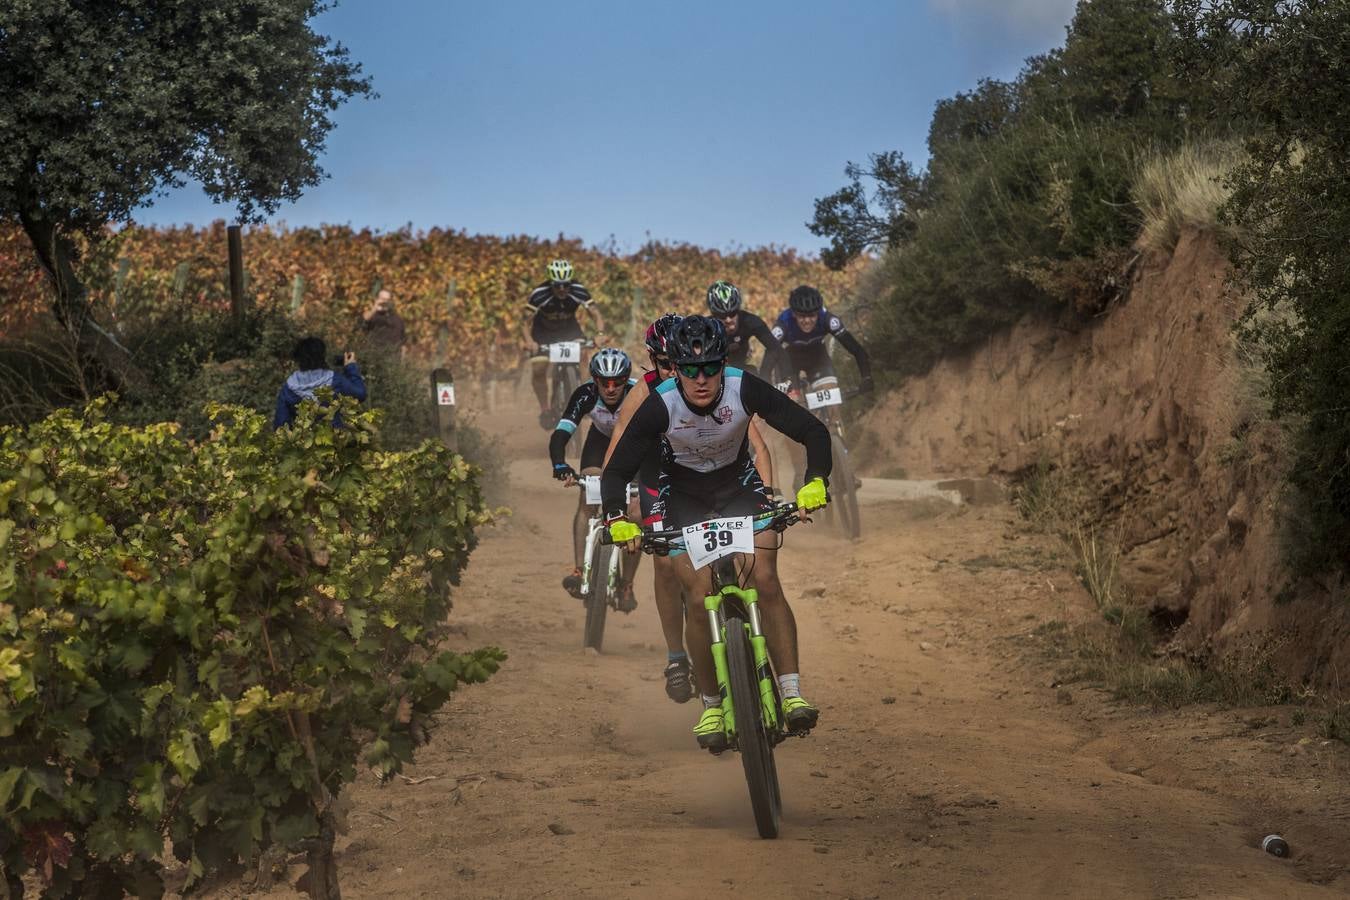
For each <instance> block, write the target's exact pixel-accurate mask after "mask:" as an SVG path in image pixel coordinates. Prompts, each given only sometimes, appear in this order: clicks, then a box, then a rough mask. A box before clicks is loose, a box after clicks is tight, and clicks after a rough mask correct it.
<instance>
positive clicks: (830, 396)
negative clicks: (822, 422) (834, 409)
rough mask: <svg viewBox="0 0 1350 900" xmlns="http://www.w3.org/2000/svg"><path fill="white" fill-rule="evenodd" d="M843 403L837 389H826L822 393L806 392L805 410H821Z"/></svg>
mask: <svg viewBox="0 0 1350 900" xmlns="http://www.w3.org/2000/svg"><path fill="white" fill-rule="evenodd" d="M843 402H844V398H843V397H842V396H841V392H840V390H839V388H826V389H825V390H823V391H807V392H806V408H807V409H823V408H824V407H826V406H838V405H839V404H841V403H843Z"/></svg>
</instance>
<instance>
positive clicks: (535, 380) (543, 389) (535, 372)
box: [530, 356, 548, 411]
mask: <svg viewBox="0 0 1350 900" xmlns="http://www.w3.org/2000/svg"><path fill="white" fill-rule="evenodd" d="M530 384H531V386H533V387H534V396H535V399H536V400H538V401H539V408H540V409H541V410H544V411H547V410H548V357H547V356H533V357H530Z"/></svg>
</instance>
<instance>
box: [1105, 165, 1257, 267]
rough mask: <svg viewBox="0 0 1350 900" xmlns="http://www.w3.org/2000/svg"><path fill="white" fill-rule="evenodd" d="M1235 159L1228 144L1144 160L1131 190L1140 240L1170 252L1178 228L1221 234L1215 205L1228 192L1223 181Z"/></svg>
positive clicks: (1152, 247) (1151, 248) (1225, 196)
mask: <svg viewBox="0 0 1350 900" xmlns="http://www.w3.org/2000/svg"><path fill="white" fill-rule="evenodd" d="M1241 157H1242V154H1241V150H1240V149H1239V148H1238V146H1237V145H1236V144H1234V143H1231V142H1206V143H1199V144H1187V145H1185V146H1183V147H1182V148H1180V149H1179V150H1175V151H1173V152H1170V153H1158V154H1154V155H1153V156H1151V157H1149V158H1148V159H1147V160H1145V162H1144V163H1143V165H1141V166H1140V168H1139V173H1138V174H1137V175H1136V176H1135V180H1134V189H1133V191H1132V193H1133V199H1134V203H1135V205H1136V206H1138V207H1139V211H1140V214H1141V219H1142V221H1141V227H1140V242H1141V243H1142V244H1143V245H1144V246H1145V247H1147V248H1148V249H1150V250H1159V251H1162V252H1171V251H1172V250H1173V248H1175V247H1176V245H1177V240H1178V239H1179V238H1180V237H1181V232H1182V231H1183V230H1184V229H1187V228H1192V229H1196V230H1199V231H1210V232H1215V231H1220V230H1222V228H1223V227H1224V226H1223V225H1222V223H1220V221H1219V207H1221V206H1222V205H1223V203H1224V201H1226V200H1227V199H1228V194H1229V188H1228V186H1227V184H1226V183H1225V182H1226V179H1227V176H1228V173H1229V172H1231V171H1232V170H1233V167H1234V166H1235V165H1236V164H1237V163H1238V162H1239V161H1240V160H1241Z"/></svg>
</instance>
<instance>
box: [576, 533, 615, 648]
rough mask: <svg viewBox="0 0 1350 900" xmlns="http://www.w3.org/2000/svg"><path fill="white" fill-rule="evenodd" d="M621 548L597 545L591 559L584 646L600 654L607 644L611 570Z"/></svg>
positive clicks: (610, 545)
mask: <svg viewBox="0 0 1350 900" xmlns="http://www.w3.org/2000/svg"><path fill="white" fill-rule="evenodd" d="M618 552H619V548H618V547H615V546H614V545H613V544H601V543H599V542H597V543H596V545H595V555H594V556H592V557H591V580H590V584H589V585H587V590H586V630H585V632H584V634H583V636H582V646H584V647H594V648H595V652H596V653H599V652H600V650H601V647H602V645H603V644H604V643H605V615H606V614H607V613H608V612H609V583H610V575H609V570H610V567H611V564H612V561H613V558H614V556H615V554H617V553H618Z"/></svg>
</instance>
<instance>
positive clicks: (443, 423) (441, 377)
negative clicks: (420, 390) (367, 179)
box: [431, 366, 459, 452]
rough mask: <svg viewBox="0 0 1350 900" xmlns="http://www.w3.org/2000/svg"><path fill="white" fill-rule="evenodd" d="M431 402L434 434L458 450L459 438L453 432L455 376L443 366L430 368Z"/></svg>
mask: <svg viewBox="0 0 1350 900" xmlns="http://www.w3.org/2000/svg"><path fill="white" fill-rule="evenodd" d="M431 402H432V404H433V405H434V407H435V415H436V436H437V437H439V438H440V439H441V443H443V444H445V446H447V447H449V448H450V449H451V450H454V451H456V452H458V451H459V438H458V436H457V435H456V434H455V377H454V375H452V374H451V372H450V370H449V369H447V368H445V367H443V366H441V367H437V368H435V369H432V370H431Z"/></svg>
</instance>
